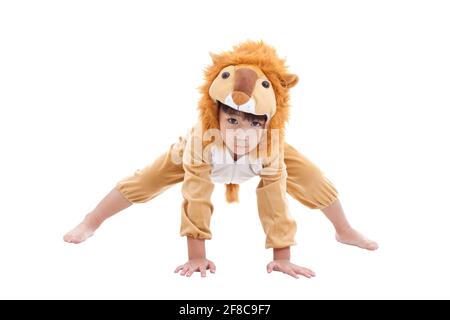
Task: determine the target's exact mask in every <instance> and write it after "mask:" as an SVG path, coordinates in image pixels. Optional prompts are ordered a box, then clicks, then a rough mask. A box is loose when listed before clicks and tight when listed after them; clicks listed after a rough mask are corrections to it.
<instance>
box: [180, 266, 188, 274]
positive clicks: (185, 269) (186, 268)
mask: <svg viewBox="0 0 450 320" xmlns="http://www.w3.org/2000/svg"><path fill="white" fill-rule="evenodd" d="M188 270H189V265H185V266H184V267H183V270H181V272H180V275H182V276H184V275H185V274H186V272H188Z"/></svg>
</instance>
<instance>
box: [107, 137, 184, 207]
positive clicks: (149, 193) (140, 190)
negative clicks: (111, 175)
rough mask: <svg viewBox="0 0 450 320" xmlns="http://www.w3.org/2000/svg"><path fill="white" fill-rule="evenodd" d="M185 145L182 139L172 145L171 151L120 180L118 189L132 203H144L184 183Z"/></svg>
mask: <svg viewBox="0 0 450 320" xmlns="http://www.w3.org/2000/svg"><path fill="white" fill-rule="evenodd" d="M185 143H186V141H185V140H184V139H183V138H181V137H180V141H179V142H178V143H174V144H172V145H171V146H170V149H169V151H167V152H165V153H164V154H162V155H160V156H159V157H158V158H157V159H156V160H155V161H154V162H153V163H151V164H149V165H148V166H146V167H145V168H143V169H138V170H136V171H135V173H134V174H133V175H130V176H128V177H125V178H124V179H122V180H120V181H119V182H118V183H117V185H116V189H117V190H119V191H120V192H121V193H122V195H123V196H124V197H125V198H126V199H127V200H128V201H130V202H131V203H143V202H147V201H149V200H151V199H153V198H154V197H156V196H157V195H159V194H160V193H162V192H163V191H165V190H166V189H168V188H169V187H171V186H173V185H174V184H176V183H178V182H181V181H183V177H184V170H183V166H182V163H181V159H182V156H183V150H184V146H185Z"/></svg>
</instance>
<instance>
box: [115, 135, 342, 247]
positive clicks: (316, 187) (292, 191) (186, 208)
mask: <svg viewBox="0 0 450 320" xmlns="http://www.w3.org/2000/svg"><path fill="white" fill-rule="evenodd" d="M191 139H192V137H191ZM186 152H189V153H190V154H191V155H192V156H193V157H194V158H196V159H197V160H198V158H199V157H200V155H196V154H193V151H192V149H191V148H190V144H189V143H187V141H186V139H184V138H182V137H180V141H179V142H178V143H175V144H173V145H171V146H170V149H169V150H168V151H167V152H166V153H164V154H162V155H160V156H159V157H158V158H157V159H156V160H155V161H154V162H153V163H151V164H149V165H148V166H146V167H145V168H143V169H140V170H137V171H136V172H135V173H134V174H133V175H130V176H128V177H125V178H123V179H122V180H120V181H119V182H118V183H117V186H116V187H117V189H118V190H119V191H120V192H121V193H122V194H123V195H124V196H125V197H126V198H127V199H128V200H129V201H130V202H133V203H143V202H146V201H149V200H151V199H152V198H154V197H156V196H157V195H159V194H160V193H162V192H163V191H164V190H166V189H167V188H169V187H170V186H172V185H174V184H176V183H179V182H182V183H183V185H182V194H183V203H182V209H181V214H182V215H181V228H180V234H181V235H182V236H187V235H188V236H191V237H194V238H201V239H211V231H210V229H209V224H210V219H211V215H212V213H213V210H214V207H213V205H212V203H211V201H210V198H211V194H212V191H213V189H214V183H213V182H212V181H211V179H210V173H211V164H210V163H208V162H207V161H205V160H204V159H201V161H200V162H199V163H195V164H193V163H187V162H186V161H183V162H182V161H181V159H182V158H185V153H186ZM283 156H284V159H283V158H282V160H283V161H281V162H280V163H281V164H282V165H281V166H278V167H275V168H273V167H270V164H269V165H268V166H266V167H265V168H263V170H262V171H261V173H260V177H261V181H260V183H259V185H258V187H257V190H256V195H257V200H258V212H259V216H260V220H261V224H262V226H263V229H264V232H265V233H266V248H282V247H287V246H291V245H293V244H295V232H296V224H295V221H294V219H293V218H292V217H291V216H290V214H289V212H288V205H287V199H286V192H287V193H288V194H289V195H291V196H292V197H293V198H294V199H296V200H298V201H300V202H301V203H302V204H304V205H306V206H308V207H309V208H315V209H316V208H319V209H321V208H324V207H327V206H328V205H330V204H331V203H332V202H333V201H334V200H335V199H336V198H337V191H336V189H335V188H334V186H333V185H332V184H331V182H330V181H329V180H328V179H327V178H326V177H325V176H324V175H323V174H322V172H321V171H320V170H319V169H318V168H317V167H316V166H315V165H314V164H313V163H312V162H311V161H310V160H308V159H307V158H306V157H305V156H303V155H302V154H300V153H299V152H298V151H297V150H295V148H293V147H292V146H291V145H289V144H285V145H284V154H283ZM177 157H178V159H180V161H178V162H176V163H174V162H173V161H172V158H177ZM268 170H270V173H271V174H267V173H268ZM274 170H275V171H274Z"/></svg>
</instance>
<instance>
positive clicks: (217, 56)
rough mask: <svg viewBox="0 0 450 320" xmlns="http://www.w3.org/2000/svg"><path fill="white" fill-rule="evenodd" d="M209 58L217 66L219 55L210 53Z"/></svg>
mask: <svg viewBox="0 0 450 320" xmlns="http://www.w3.org/2000/svg"><path fill="white" fill-rule="evenodd" d="M209 56H210V57H211V60H212V62H213V64H216V63H217V62H218V61H219V55H218V54H215V53H213V52H209Z"/></svg>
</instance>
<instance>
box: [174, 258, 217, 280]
mask: <svg viewBox="0 0 450 320" xmlns="http://www.w3.org/2000/svg"><path fill="white" fill-rule="evenodd" d="M208 269H209V272H211V273H215V272H216V265H215V264H214V263H213V262H212V261H210V260H208V259H205V258H198V259H190V260H189V261H188V262H186V263H185V264H183V265H181V266H179V267H177V268H176V269H175V273H177V272H178V271H180V270H181V272H180V275H182V276H184V275H185V276H186V277H190V276H191V275H192V274H193V273H194V272H196V271H199V272H200V274H201V276H202V277H206V270H208Z"/></svg>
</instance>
